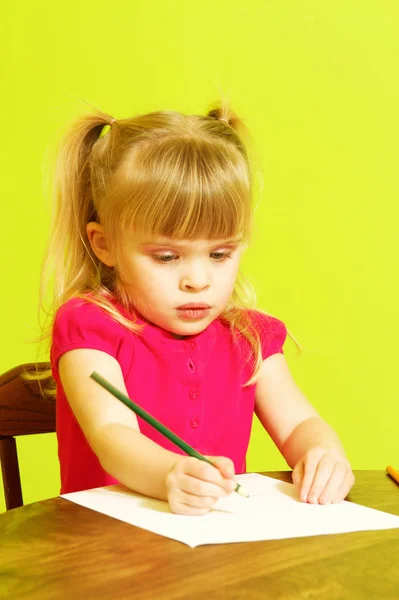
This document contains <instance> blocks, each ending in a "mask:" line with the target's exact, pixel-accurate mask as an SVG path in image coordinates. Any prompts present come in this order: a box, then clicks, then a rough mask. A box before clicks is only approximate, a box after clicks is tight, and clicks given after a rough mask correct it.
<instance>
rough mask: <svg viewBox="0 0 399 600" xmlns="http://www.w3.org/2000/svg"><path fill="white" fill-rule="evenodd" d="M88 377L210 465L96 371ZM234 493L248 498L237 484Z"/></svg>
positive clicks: (177, 443) (175, 442) (184, 448)
mask: <svg viewBox="0 0 399 600" xmlns="http://www.w3.org/2000/svg"><path fill="white" fill-rule="evenodd" d="M90 377H91V378H92V379H94V381H97V383H99V384H100V385H101V386H102V387H103V388H105V389H106V390H108V391H109V392H110V393H111V394H112V395H113V396H115V397H116V398H118V400H120V401H121V402H123V404H126V406H127V407H128V408H130V410H132V411H133V412H135V413H137V414H138V415H139V416H140V417H141V418H142V419H144V421H147V423H149V424H150V425H152V426H153V427H154V428H155V429H157V431H160V432H161V433H162V434H163V435H164V436H165V437H167V438H168V440H170V441H171V442H173V443H174V444H176V446H178V447H179V448H180V449H181V450H184V452H186V453H187V454H188V455H189V456H194V457H195V458H198V459H199V460H203V461H204V462H207V463H209V464H210V465H212V462H211V461H210V460H208V459H207V458H205V456H202V454H200V453H199V452H197V451H196V450H194V448H192V447H191V446H189V445H188V444H187V443H186V442H185V441H184V440H182V439H181V438H179V436H177V435H176V434H175V433H173V431H171V430H170V429H168V428H167V427H165V425H162V423H160V422H159V421H157V419H155V418H154V417H152V416H151V415H150V414H149V413H148V412H146V411H145V410H144V409H143V408H141V406H139V405H138V404H136V403H135V402H133V400H131V399H130V398H129V397H128V396H125V394H123V393H122V392H121V391H120V390H118V389H117V388H116V387H115V386H113V385H112V383H109V381H107V380H106V379H104V377H101V375H99V374H98V373H97V372H96V371H93V373H92V374H91V375H90ZM213 466H215V465H213ZM234 491H235V492H237V494H240V495H241V496H244V497H245V498H248V494H247V493H246V492H245V490H244V489H243V487H242V485H240V484H239V483H237V487H236V489H235V490H234Z"/></svg>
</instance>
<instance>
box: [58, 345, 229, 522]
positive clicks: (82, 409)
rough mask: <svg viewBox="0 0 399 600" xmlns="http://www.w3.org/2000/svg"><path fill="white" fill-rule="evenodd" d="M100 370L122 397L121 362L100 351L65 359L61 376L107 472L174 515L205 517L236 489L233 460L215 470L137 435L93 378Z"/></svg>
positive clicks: (124, 410)
mask: <svg viewBox="0 0 399 600" xmlns="http://www.w3.org/2000/svg"><path fill="white" fill-rule="evenodd" d="M93 371H98V372H99V373H101V375H103V377H105V378H106V379H107V380H108V381H110V382H111V383H112V384H113V385H114V386H115V387H117V388H118V389H120V390H121V392H123V393H124V394H127V392H126V386H125V382H124V379H123V374H122V371H121V368H120V365H119V363H118V361H117V360H116V359H115V358H113V357H112V356H110V355H109V354H107V353H105V352H102V351H99V350H89V349H78V350H70V351H68V352H66V353H65V354H63V355H62V356H61V358H60V360H59V373H60V378H61V382H62V385H63V387H64V391H65V394H66V396H67V398H68V402H69V404H70V406H71V409H72V411H73V413H74V415H75V417H76V419H77V421H78V423H79V425H80V427H81V428H82V431H83V433H84V434H85V436H86V438H87V440H88V442H89V444H90V446H91V447H92V449H93V451H94V452H95V454H96V455H97V457H98V459H99V461H100V463H101V465H102V467H103V469H104V470H105V471H107V473H109V474H110V475H112V476H113V477H115V478H116V479H118V480H119V481H120V482H121V483H123V484H124V485H126V486H127V487H128V488H130V489H132V490H135V491H136V492H139V493H141V494H144V495H146V496H150V497H152V498H158V499H160V500H167V501H168V502H169V505H170V507H171V509H172V511H173V512H178V513H183V514H205V513H206V512H208V511H209V509H210V507H211V506H212V505H213V504H214V503H215V502H216V500H217V498H218V497H220V496H223V495H226V494H227V493H231V491H232V490H233V489H235V487H236V484H235V482H234V481H232V480H231V478H232V476H233V475H234V468H233V465H232V462H231V461H230V459H227V458H221V457H208V458H212V462H213V463H214V466H211V465H209V464H207V463H205V462H203V461H200V460H198V459H196V458H192V457H190V456H182V455H180V454H176V453H174V452H169V451H168V450H165V449H164V448H162V447H161V446H159V445H158V444H156V443H155V442H153V441H152V440H150V439H149V438H147V437H146V436H144V435H142V434H141V433H140V431H139V426H138V421H137V417H136V414H135V413H134V412H133V411H131V410H129V408H128V407H127V406H125V405H124V404H123V403H122V402H120V401H119V400H117V399H116V398H114V397H113V396H112V395H111V394H110V393H109V392H108V391H107V390H105V389H104V388H102V387H101V386H99V385H98V383H96V382H95V381H94V380H93V379H91V377H90V374H91V373H92V372H93Z"/></svg>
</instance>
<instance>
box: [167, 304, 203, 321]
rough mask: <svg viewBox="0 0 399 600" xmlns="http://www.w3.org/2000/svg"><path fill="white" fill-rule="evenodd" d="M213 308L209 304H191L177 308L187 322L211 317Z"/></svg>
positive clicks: (180, 315)
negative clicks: (210, 313)
mask: <svg viewBox="0 0 399 600" xmlns="http://www.w3.org/2000/svg"><path fill="white" fill-rule="evenodd" d="M210 309H211V307H210V306H209V305H208V304H202V303H197V302H191V303H189V304H183V305H182V306H178V307H177V309H176V310H177V313H178V315H179V317H180V318H181V319H184V320H186V321H196V320H198V319H204V318H205V317H207V316H208V315H209V312H210Z"/></svg>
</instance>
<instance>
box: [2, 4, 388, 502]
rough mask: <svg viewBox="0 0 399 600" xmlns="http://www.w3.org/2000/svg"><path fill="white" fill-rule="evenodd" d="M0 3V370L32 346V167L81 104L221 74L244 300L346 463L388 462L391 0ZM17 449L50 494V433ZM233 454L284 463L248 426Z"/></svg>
mask: <svg viewBox="0 0 399 600" xmlns="http://www.w3.org/2000/svg"><path fill="white" fill-rule="evenodd" d="M3 15H5V18H4V22H3V32H2V36H1V45H2V49H3V52H2V59H1V66H2V71H3V91H2V93H1V99H0V102H1V103H2V107H1V114H2V125H1V127H2V143H1V145H0V147H1V153H2V160H1V167H2V177H1V178H0V188H1V196H0V198H1V207H2V211H3V219H2V227H1V236H0V255H1V267H2V278H1V280H2V294H1V296H0V301H1V315H2V342H3V343H2V344H1V354H0V369H1V370H2V371H5V370H7V369H8V368H10V367H12V366H13V365H15V364H18V363H21V362H25V361H31V360H34V359H35V358H36V349H35V346H34V345H33V344H32V343H31V342H30V341H29V340H31V339H32V338H33V337H34V336H35V335H36V334H37V333H38V330H37V324H38V321H37V300H38V283H39V271H40V261H41V256H42V252H43V249H44V246H45V241H46V236H47V232H48V225H49V195H48V194H45V193H44V192H43V174H42V171H43V165H44V164H47V158H48V155H49V151H50V149H51V148H52V147H53V143H54V140H55V139H56V138H57V136H58V134H59V132H60V129H61V128H62V127H63V126H64V125H65V124H66V123H67V122H68V121H69V120H70V119H71V118H73V117H74V116H75V114H77V113H78V112H79V111H81V110H82V109H83V110H84V109H85V105H84V104H82V101H84V102H89V103H92V104H95V105H98V106H100V107H101V108H103V109H105V110H106V111H109V112H110V113H111V114H113V115H114V116H115V117H116V118H122V117H126V116H130V115H131V114H133V113H135V112H147V111H151V110H156V109H164V108H168V109H177V110H181V111H183V112H199V113H201V112H203V111H204V110H205V108H206V106H207V104H208V103H209V101H211V100H213V99H214V98H217V97H218V90H219V89H220V88H223V89H225V90H228V92H229V93H230V96H231V99H232V101H233V103H234V106H235V107H236V109H237V111H238V112H239V113H240V114H241V115H242V116H243V117H244V118H245V119H246V122H247V124H248V126H249V127H250V129H251V130H252V132H253V136H254V138H255V141H256V144H257V148H258V153H259V159H258V160H259V165H260V167H261V168H262V169H263V172H264V189H263V196H262V203H261V205H260V207H259V209H258V211H257V232H256V235H255V238H254V243H253V246H252V247H251V249H250V250H249V251H248V252H247V254H246V256H245V259H244V272H245V273H246V274H247V275H248V276H249V277H250V278H251V279H252V281H253V282H254V284H255V285H256V288H257V291H258V299H259V305H260V306H261V307H262V308H264V309H266V310H268V311H270V312H271V313H272V314H275V315H276V316H278V317H279V318H281V319H283V320H284V321H285V322H286V324H287V326H288V327H289V329H290V330H291V331H292V332H293V333H294V335H295V336H296V337H297V338H298V339H299V340H300V341H301V343H302V344H303V345H304V346H305V347H306V349H307V351H306V353H305V354H304V356H303V357H302V358H298V357H297V356H296V352H295V349H294V347H293V344H292V343H288V344H287V350H286V355H287V359H288V360H289V363H290V366H291V368H292V371H293V373H294V376H295V378H296V380H297V382H298V384H299V385H300V386H301V388H302V389H303V391H304V392H305V394H306V395H307V396H308V398H309V399H310V400H311V401H312V402H313V403H314V405H315V406H316V407H317V409H318V410H319V411H320V413H321V414H322V415H323V416H324V417H325V418H326V419H327V420H328V421H329V422H330V423H331V424H332V425H333V426H334V427H335V428H336V429H337V431H338V432H339V434H340V435H341V438H342V440H343V442H344V445H345V446H346V448H347V451H348V455H349V458H350V460H351V462H352V465H353V467H354V468H357V469H383V468H385V466H386V465H387V464H388V463H395V460H396V464H397V465H399V452H398V443H397V441H396V440H397V437H398V436H397V423H398V417H399V408H398V401H397V398H398V393H397V387H398V384H397V377H396V368H397V367H396V366H395V365H396V350H395V348H396V340H397V339H398V334H399V319H398V316H397V307H398V284H397V256H398V244H397V242H398V216H399V215H398V175H397V174H398V166H397V164H398V139H399V117H398V110H399V108H398V107H399V102H398V100H399V98H398V96H399V83H398V75H397V74H398V62H399V61H398V56H399V38H398V35H397V31H398V26H399V7H398V4H397V2H395V0H391V1H388V0H362V1H361V0H334V1H333V0H331V1H324V2H320V1H319V0H314V1H311V0H302V1H300V0H291V1H290V2H281V1H280V0H274V1H267V0H257V1H255V0H252V1H251V0H247V1H246V2H244V1H243V0H242V1H238V0H229V1H226V0H220V1H219V2H215V1H209V0H203V1H202V2H200V3H198V4H195V3H187V2H183V1H175V2H173V1H172V2H169V3H165V2H158V1H157V2H155V1H153V2H151V1H148V0H147V1H139V0H136V1H135V2H127V1H116V2H112V3H111V2H104V1H100V0H96V2H93V0H88V1H86V2H81V1H77V0H70V1H69V2H68V3H64V2H62V3H61V4H60V3H58V4H57V3H49V2H43V0H37V2H35V3H34V4H32V3H31V2H26V1H24V0H23V1H22V2H18V3H15V2H12V1H11V0H6V4H5V8H3ZM282 401H283V399H282ZM18 446H19V450H20V461H21V470H22V478H23V487H24V492H25V502H33V501H35V500H38V499H41V498H45V497H50V496H54V495H56V494H57V493H58V485H59V480H58V467H57V458H56V444H55V438H54V436H53V435H45V436H34V437H31V438H24V439H20V440H19V441H18ZM248 466H249V469H251V470H267V469H280V468H284V466H285V464H284V461H283V459H282V458H281V457H280V455H279V454H278V452H277V450H276V449H275V448H274V447H273V445H272V444H271V442H270V441H269V440H268V439H267V436H266V435H265V434H263V433H262V431H261V430H260V429H259V428H258V427H257V426H255V429H254V434H253V437H252V441H251V447H250V452H249V462H248ZM1 510H4V503H3V500H2V494H1V493H0V511H1Z"/></svg>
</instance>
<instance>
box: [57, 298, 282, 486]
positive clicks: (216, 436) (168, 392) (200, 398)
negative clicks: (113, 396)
mask: <svg viewBox="0 0 399 600" xmlns="http://www.w3.org/2000/svg"><path fill="white" fill-rule="evenodd" d="M115 304H116V306H117V307H118V308H119V310H120V311H121V312H122V314H124V315H126V312H125V311H124V309H123V308H122V307H120V306H119V305H118V304H117V303H115ZM250 314H251V317H252V318H253V319H254V320H255V322H256V324H257V330H258V331H259V333H260V336H261V340H262V355H263V359H265V358H267V357H268V356H270V355H272V354H275V353H278V352H281V353H283V344H284V341H285V339H286V335H287V330H286V327H285V325H284V323H283V322H282V321H280V320H278V319H276V318H274V317H270V316H265V315H263V314H262V313H259V312H258V311H252V310H251V311H250ZM137 322H138V323H145V328H144V329H143V330H142V331H141V332H140V333H138V334H137V333H133V332H131V331H128V330H127V329H126V328H125V327H123V326H122V325H120V324H119V323H117V322H116V321H114V320H113V319H112V318H111V317H110V316H109V315H108V314H107V313H106V312H105V311H104V310H103V309H101V308H100V307H98V306H96V305H94V304H92V303H90V302H87V301H85V300H82V299H78V298H73V299H71V300H69V301H68V302H66V303H65V304H64V305H63V306H62V307H61V308H60V309H59V310H58V312H57V315H56V318H55V322H54V328H53V339H52V346H51V355H50V357H51V365H52V370H53V376H54V378H55V380H56V383H57V398H56V410H57V439H58V456H59V461H60V469H61V493H62V494H64V493H69V492H74V491H80V490H84V489H89V488H94V487H100V486H105V485H112V484H115V483H118V482H117V480H116V479H115V478H113V477H112V476H111V475H109V474H108V473H106V472H105V471H104V469H103V468H102V467H101V465H100V462H99V460H98V458H97V456H96V455H95V454H94V452H93V450H92V449H91V447H90V446H89V444H88V442H87V440H86V438H85V436H84V434H83V432H82V430H81V428H80V426H79V424H78V422H77V420H76V418H75V416H74V415H73V413H72V410H71V408H70V406H69V403H68V400H67V398H66V396H65V393H64V390H63V387H62V384H61V381H60V377H59V373H58V361H59V358H60V357H61V355H62V354H64V353H65V352H68V351H69V350H73V349H76V348H92V349H96V350H102V351H103V352H106V353H108V354H110V355H111V356H113V357H114V358H116V360H117V361H118V362H119V364H120V366H121V369H122V373H123V376H124V380H125V385H126V389H127V393H128V395H129V397H130V398H131V399H132V400H134V402H136V403H137V404H139V405H140V406H142V407H143V408H144V409H145V410H146V411H147V412H149V413H150V414H151V415H152V416H154V417H155V418H156V419H158V420H159V421H160V422H161V423H163V424H164V425H166V426H167V427H168V428H169V429H171V430H172V431H173V432H174V433H176V434H177V435H178V436H179V437H181V438H182V439H183V440H185V441H186V442H187V443H188V444H190V446H193V447H194V448H195V449H196V450H198V451H199V452H200V453H201V454H207V455H213V456H227V457H229V458H231V459H232V460H233V462H234V465H235V470H236V473H245V470H246V465H245V456H246V452H247V448H248V443H249V438H250V433H251V426H252V418H253V412H254V403H255V388H256V385H251V386H249V387H245V388H243V387H241V386H242V384H244V383H246V382H247V381H248V379H249V378H250V376H251V374H252V366H253V362H252V357H251V358H250V359H249V360H248V356H249V355H250V346H249V343H248V342H247V340H246V339H245V338H244V337H242V336H239V337H238V341H237V342H234V340H233V337H232V334H231V332H230V328H229V326H228V325H226V324H224V323H222V322H221V321H220V320H219V319H216V320H215V321H213V322H212V323H211V324H210V325H209V326H208V327H207V328H206V329H205V330H204V331H202V332H201V333H199V334H197V335H193V336H189V337H187V338H185V339H176V338H174V337H173V335H172V334H171V333H170V332H168V331H166V330H164V329H161V328H159V327H157V326H156V325H153V324H151V323H148V322H146V321H145V320H144V319H143V318H142V317H140V315H138V318H137ZM100 374H101V373H100ZM116 401H117V400H116ZM138 422H139V427H140V432H141V433H142V434H143V435H146V436H147V437H149V438H151V439H152V440H153V441H154V442H156V443H157V444H159V445H160V446H163V447H164V448H166V449H168V450H171V451H172V452H175V453H178V454H184V452H183V451H182V450H180V449H179V448H178V447H177V446H175V445H174V444H173V443H172V442H170V441H169V440H168V439H167V438H165V437H164V436H163V435H162V434H160V433H159V432H158V431H156V430H155V429H154V428H153V427H151V425H149V424H148V423H146V422H145V421H143V420H142V419H141V418H140V417H138Z"/></svg>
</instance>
